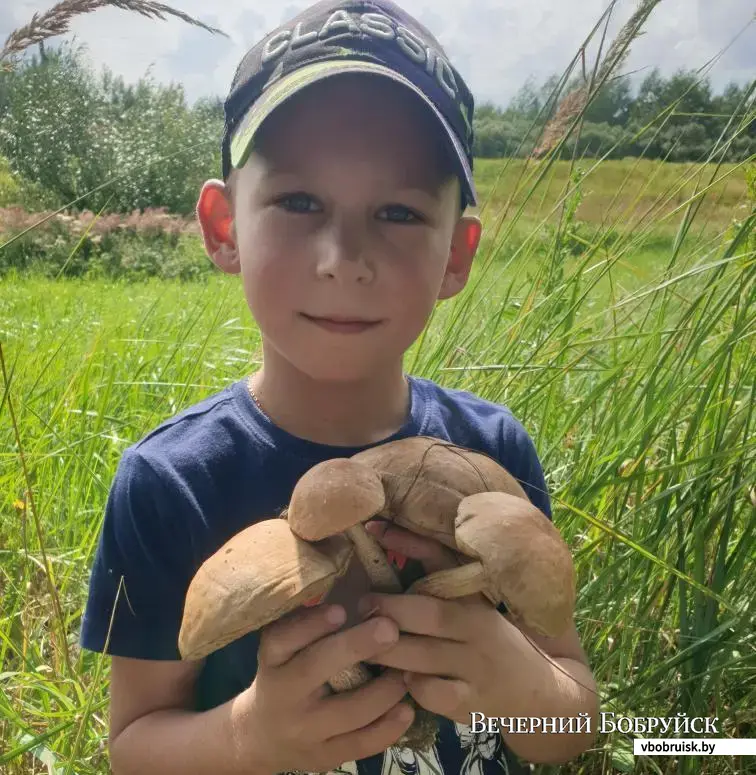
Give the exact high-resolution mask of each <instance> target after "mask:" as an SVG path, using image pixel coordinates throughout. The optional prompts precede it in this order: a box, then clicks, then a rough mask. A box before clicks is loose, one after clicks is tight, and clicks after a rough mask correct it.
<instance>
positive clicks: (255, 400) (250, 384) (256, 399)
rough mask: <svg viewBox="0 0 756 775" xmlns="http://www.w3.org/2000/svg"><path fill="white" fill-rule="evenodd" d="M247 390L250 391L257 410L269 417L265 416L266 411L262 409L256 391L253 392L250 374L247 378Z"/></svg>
mask: <svg viewBox="0 0 756 775" xmlns="http://www.w3.org/2000/svg"><path fill="white" fill-rule="evenodd" d="M247 390H248V391H249V395H250V398H251V399H252V400H253V401H254V402H255V404H256V405H257V408H258V409H259V410H260V411H261V412H262V413H263V414H264V415H265V416H266V417H267V416H268V415H267V414H265V410H264V409H263V408H262V404H261V403H260V399H259V398H258V397H257V396H256V395H255V391H254V390H252V374H250V375H249V376H248V377H247Z"/></svg>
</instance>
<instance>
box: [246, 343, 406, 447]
mask: <svg viewBox="0 0 756 775" xmlns="http://www.w3.org/2000/svg"><path fill="white" fill-rule="evenodd" d="M249 386H250V387H251V389H252V391H253V393H254V396H253V397H254V398H256V399H257V402H258V403H259V405H260V408H261V409H262V411H263V412H264V413H265V414H266V415H267V416H268V417H269V418H270V420H271V421H272V422H274V423H275V424H276V425H277V426H278V427H280V428H283V430H285V431H287V432H288V433H291V434H292V435H294V436H298V437H299V438H303V439H307V440H308V441H314V442H317V443H320V444H332V445H336V446H354V447H356V446H362V445H364V444H371V443H375V442H377V441H382V440H383V439H385V438H387V437H389V436H391V434H393V433H396V431H398V430H399V429H400V428H401V427H402V426H403V425H404V424H405V422H406V421H407V418H408V414H409V407H410V394H409V385H408V383H407V381H406V378H405V376H404V372H403V369H402V364H401V363H399V364H398V366H397V368H396V369H394V370H390V371H382V372H378V373H377V374H376V375H374V376H372V377H371V378H370V379H365V380H363V381H360V382H319V381H317V380H314V379H312V378H311V377H309V376H308V375H306V374H304V373H302V372H301V371H299V370H297V369H295V368H294V367H293V366H292V365H291V364H288V363H286V364H281V365H279V364H276V365H275V367H274V366H273V365H272V364H270V362H269V360H268V359H267V358H266V366H265V367H263V368H261V369H260V370H259V371H257V372H256V373H254V374H253V375H252V376H251V378H250V380H249Z"/></svg>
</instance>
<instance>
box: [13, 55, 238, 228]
mask: <svg viewBox="0 0 756 775" xmlns="http://www.w3.org/2000/svg"><path fill="white" fill-rule="evenodd" d="M222 125H223V119H222V113H221V112H219V111H218V109H217V106H216V107H214V106H213V105H211V104H208V103H199V104H198V105H196V106H194V107H191V108H190V107H188V106H187V103H186V99H185V95H184V91H183V88H182V87H181V86H177V85H174V84H171V85H169V86H164V85H160V84H158V83H155V82H154V81H152V80H151V79H149V78H143V79H141V80H140V81H139V82H138V83H137V84H135V85H127V84H125V83H124V81H123V79H121V78H116V77H114V76H113V75H112V74H111V73H109V72H108V71H104V73H103V74H102V75H101V76H100V77H99V78H97V77H95V75H94V74H93V73H92V72H91V70H90V69H89V68H88V67H87V66H86V65H85V64H84V62H83V59H82V57H81V52H80V50H78V49H72V48H69V47H66V46H63V47H62V48H61V49H59V50H53V51H49V52H48V53H45V54H44V56H43V57H42V58H38V57H31V58H30V59H29V60H27V61H26V62H25V63H24V65H23V66H22V67H20V68H19V69H18V70H16V71H13V72H8V73H2V74H0V153H3V154H5V156H7V158H8V159H9V161H10V163H11V166H12V168H13V170H14V171H16V172H18V173H20V174H21V175H22V176H24V177H26V178H28V179H29V180H33V181H35V182H36V183H38V184H39V185H40V186H42V187H43V188H44V189H45V190H47V191H49V192H51V193H52V194H53V195H54V197H55V199H56V201H57V204H58V205H59V206H61V205H64V204H67V203H70V202H73V201H74V200H76V199H78V198H79V197H82V196H84V195H87V196H86V200H85V201H83V202H81V203H80V204H81V205H82V206H86V207H89V208H90V209H94V210H99V209H100V208H101V207H102V206H103V205H105V203H106V202H107V203H108V207H109V208H111V209H113V210H116V211H122V212H129V211H131V210H133V209H135V208H136V209H142V208H148V207H167V208H168V209H169V210H171V211H172V212H177V213H190V212H191V211H192V210H193V208H194V206H195V204H196V200H197V195H198V193H199V189H200V187H201V185H202V182H203V181H204V180H205V179H206V178H207V177H212V176H217V175H218V174H219V170H220V150H219V144H220V136H221V132H222ZM110 181H113V182H112V183H111V184H110V185H107V186H104V187H103V184H106V183H109V182H110ZM97 189H99V190H97ZM88 192H93V193H88Z"/></svg>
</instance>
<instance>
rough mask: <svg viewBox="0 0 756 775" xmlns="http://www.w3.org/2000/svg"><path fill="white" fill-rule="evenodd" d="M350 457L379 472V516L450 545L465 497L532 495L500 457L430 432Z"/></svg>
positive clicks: (526, 498) (451, 546) (452, 542)
mask: <svg viewBox="0 0 756 775" xmlns="http://www.w3.org/2000/svg"><path fill="white" fill-rule="evenodd" d="M350 459H351V460H352V461H354V462H357V463H360V464H362V465H363V466H365V467H366V468H370V469H372V470H373V471H375V472H376V473H377V474H378V475H379V476H380V478H381V480H382V482H383V487H384V490H385V493H386V505H385V507H384V508H383V509H382V511H381V512H380V516H382V517H385V518H387V519H390V520H392V521H393V522H395V523H396V524H397V525H400V526H402V527H406V528H407V529H408V530H412V531H414V532H416V533H420V534H421V535H426V536H430V537H432V538H435V539H436V540H437V541H440V542H441V543H442V544H445V545H446V546H448V547H450V548H452V549H455V548H456V542H455V537H454V520H455V518H456V516H457V508H458V506H459V503H460V501H461V500H462V499H463V498H465V497H467V496H469V495H473V494H474V493H479V492H486V491H491V490H495V491H498V492H505V493H510V494H511V495H514V496H517V497H519V498H524V499H525V500H528V497H527V495H526V493H525V491H524V490H523V488H522V487H521V486H520V484H519V483H518V482H517V480H516V479H515V478H514V477H513V476H512V475H511V474H510V473H509V472H508V471H507V470H506V469H505V468H504V467H503V466H502V465H501V464H500V463H499V462H498V461H496V460H494V459H493V458H491V457H489V456H488V455H485V454H483V453H482V452H476V451H474V450H470V449H466V448H464V447H459V446H457V445H455V444H452V443H451V442H448V441H445V440H443V439H436V438H432V437H430V436H413V437H411V438H407V439H399V440H397V441H391V442H389V443H387V444H380V445H378V446H376V447H371V448H370V449H366V450H363V451H362V452H359V453H357V454H356V455H354V456H353V457H352V458H350Z"/></svg>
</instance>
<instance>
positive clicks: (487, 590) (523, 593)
mask: <svg viewBox="0 0 756 775" xmlns="http://www.w3.org/2000/svg"><path fill="white" fill-rule="evenodd" d="M454 526H455V539H456V543H457V549H458V550H459V551H461V552H463V553H464V554H465V555H467V556H468V557H471V558H474V559H473V561H472V562H467V563H466V564H464V565H462V566H460V567H459V568H451V569H449V570H442V571H437V572H435V573H431V574H430V575H428V576H426V577H424V578H422V579H420V580H418V581H416V582H415V583H414V584H413V585H412V586H411V587H410V588H409V590H408V592H409V593H410V594H413V593H414V594H424V595H431V596H434V597H440V598H445V599H453V598H457V597H463V596H466V595H473V594H476V593H478V592H482V593H484V594H485V595H486V596H487V597H488V598H489V599H490V600H492V602H494V604H499V603H501V602H503V603H504V604H505V605H506V606H507V609H508V610H509V611H510V613H511V614H512V616H513V618H515V619H516V620H519V621H521V622H522V623H523V624H525V625H526V626H528V627H531V628H532V629H534V630H535V631H536V632H539V633H540V634H542V635H545V636H547V637H551V638H556V637H557V636H559V635H561V634H562V633H563V632H564V631H565V630H566V629H567V627H568V626H569V625H570V623H571V621H572V615H573V611H574V607H575V577H574V567H573V563H572V556H571V554H570V550H569V547H568V546H567V544H566V543H565V542H564V540H563V539H562V537H561V535H560V533H559V531H558V530H557V528H556V527H555V526H554V524H553V523H552V522H551V520H550V519H549V518H548V517H547V516H546V515H545V514H544V513H543V512H542V511H540V509H538V508H536V507H535V506H534V505H533V504H532V503H530V501H526V502H523V500H522V499H521V498H518V497H516V496H513V495H510V494H508V493H504V492H482V493H477V494H475V495H469V496H468V497H466V498H464V499H463V500H462V501H461V502H460V504H459V508H458V511H457V517H456V519H455V520H454Z"/></svg>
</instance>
